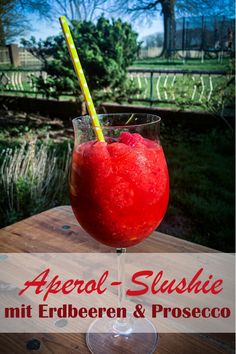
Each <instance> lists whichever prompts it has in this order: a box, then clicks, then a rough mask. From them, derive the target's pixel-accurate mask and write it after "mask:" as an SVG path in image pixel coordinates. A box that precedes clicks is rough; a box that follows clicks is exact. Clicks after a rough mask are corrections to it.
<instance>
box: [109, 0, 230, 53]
mask: <svg viewBox="0 0 236 354" xmlns="http://www.w3.org/2000/svg"><path fill="white" fill-rule="evenodd" d="M233 8H234V2H233V0H227V1H226V6H223V7H222V1H221V0H128V1H127V0H116V4H115V5H114V9H115V10H116V11H118V12H122V13H124V14H128V15H129V16H131V18H132V19H134V20H137V19H139V20H143V19H144V18H146V19H151V20H152V19H153V18H154V17H155V14H156V13H157V12H160V13H161V15H163V28H164V42H163V53H162V54H165V55H166V56H169V54H170V50H171V48H172V47H173V44H174V36H175V16H176V14H178V15H188V14H194V15H204V14H206V13H207V14H208V15H209V14H221V15H222V14H229V13H230V12H231V11H232V9H233ZM121 9H122V10H121ZM231 13H233V12H231Z"/></svg>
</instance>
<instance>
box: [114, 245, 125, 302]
mask: <svg viewBox="0 0 236 354" xmlns="http://www.w3.org/2000/svg"><path fill="white" fill-rule="evenodd" d="M125 253H126V248H117V249H116V254H117V266H118V267H117V268H118V282H121V284H120V285H119V287H118V307H122V306H123V303H124V298H125Z"/></svg>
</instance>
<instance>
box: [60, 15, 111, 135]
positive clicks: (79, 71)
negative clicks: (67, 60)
mask: <svg viewBox="0 0 236 354" xmlns="http://www.w3.org/2000/svg"><path fill="white" fill-rule="evenodd" d="M59 20H60V24H61V27H62V30H63V33H64V37H65V40H66V44H67V48H68V51H69V53H70V56H71V60H72V62H73V65H74V69H75V73H76V75H77V78H78V80H79V84H80V88H81V90H82V93H83V95H84V99H85V102H86V105H87V108H88V112H89V115H90V117H91V119H92V126H93V128H94V131H95V134H96V137H97V139H98V141H105V139H104V136H103V132H102V128H101V125H100V123H99V120H98V116H97V113H96V111H95V108H94V104H93V100H92V97H91V95H90V92H89V88H88V85H87V82H86V79H85V76H84V72H83V69H82V66H81V63H80V60H79V56H78V53H77V50H76V48H75V44H74V41H73V38H72V35H71V32H70V28H69V26H68V23H67V20H66V17H65V16H60V18H59Z"/></svg>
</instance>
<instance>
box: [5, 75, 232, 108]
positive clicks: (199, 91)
mask: <svg viewBox="0 0 236 354" xmlns="http://www.w3.org/2000/svg"><path fill="white" fill-rule="evenodd" d="M40 75H41V76H42V77H43V79H44V80H47V74H46V73H45V72H41V71H40V70H16V69H15V70H10V69H9V70H0V92H2V93H3V94H4V93H5V94H6V93H10V94H15V95H18V94H23V95H33V96H36V97H37V96H38V95H40V96H44V95H43V93H42V92H39V91H38V90H37V87H36V84H35V79H36V78H37V77H39V76H40ZM128 76H129V78H130V79H131V80H132V81H133V83H134V84H135V85H136V86H137V87H138V88H139V93H138V94H137V95H136V96H135V97H131V98H130V99H129V101H130V102H135V103H137V102H140V103H146V104H149V105H150V106H155V105H156V104H159V103H166V104H170V105H176V103H180V104H181V102H182V103H185V104H186V102H187V103H188V105H193V106H197V105H201V104H202V103H203V102H206V101H207V102H209V101H210V100H211V98H212V95H213V94H214V91H217V90H218V87H219V85H220V84H221V83H222V80H226V72H224V71H202V70H191V71H188V70H181V71H180V70H174V69H173V70H156V69H155V70H154V69H130V70H129V73H128ZM63 96H64V95H63ZM65 96H69V97H70V98H71V99H73V96H72V95H71V94H70V93H65Z"/></svg>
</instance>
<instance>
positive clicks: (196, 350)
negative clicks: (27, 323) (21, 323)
mask: <svg viewBox="0 0 236 354" xmlns="http://www.w3.org/2000/svg"><path fill="white" fill-rule="evenodd" d="M0 251H1V252H5V253H6V252H45V253H46V252H78V253H80V252H114V250H113V249H111V248H110V247H107V246H104V245H102V244H100V243H99V242H97V241H95V240H94V239H93V238H91V237H90V236H89V235H88V234H87V233H86V232H85V231H83V230H82V228H81V227H80V226H79V225H78V223H77V221H76V219H75V217H74V215H73V213H72V211H71V208H70V207H69V206H62V207H57V208H54V209H51V210H48V211H46V212H43V213H41V214H38V215H35V216H32V217H31V218H28V219H26V220H23V221H20V222H18V223H16V224H13V225H10V226H7V227H5V228H4V229H1V230H0ZM128 252H140V253H143V252H145V253H148V252H150V253H151V252H155V253H156V252H159V253H164V252H165V253H168V252H170V253H173V252H217V251H215V250H212V249H210V248H207V247H204V246H201V245H197V244H194V243H191V242H188V241H185V240H181V239H178V238H176V237H172V236H169V235H165V234H162V233H159V232H154V233H153V234H152V235H151V236H150V237H149V238H148V239H147V240H145V241H144V242H142V243H140V244H139V245H137V246H134V247H132V248H130V249H129V250H128ZM32 339H36V340H37V341H38V342H37V341H36V344H37V343H39V344H40V348H39V349H38V350H29V349H27V343H28V348H29V347H30V345H31V346H32V344H35V342H30V341H31V340H32ZM31 348H32V347H31ZM29 352H33V353H43V354H78V353H80V354H87V353H89V351H88V349H87V347H86V343H85V335H84V334H78V333H67V334H56V333H43V334H42V333H41V334H33V333H29V334H27V333H26V334H22V333H20V334H13V333H12V334H0V353H1V354H24V353H25V354H26V353H29ZM157 353H159V354H189V353H191V354H201V353H207V354H223V353H229V354H231V353H234V336H233V335H232V334H217V333H215V334H181V333H180V334H170V333H167V334H165V333H161V334H160V339H159V345H158V348H157V350H156V351H155V354H157ZM107 354H110V353H107ZM118 354H121V353H118ZM122 354H123V353H122ZM126 354H128V353H126ZM137 354H138V351H137Z"/></svg>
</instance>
